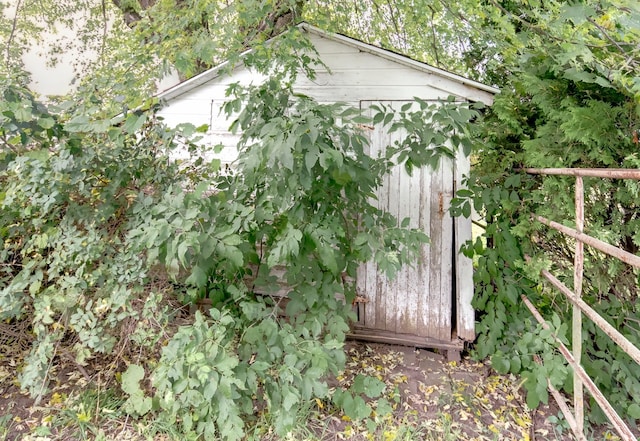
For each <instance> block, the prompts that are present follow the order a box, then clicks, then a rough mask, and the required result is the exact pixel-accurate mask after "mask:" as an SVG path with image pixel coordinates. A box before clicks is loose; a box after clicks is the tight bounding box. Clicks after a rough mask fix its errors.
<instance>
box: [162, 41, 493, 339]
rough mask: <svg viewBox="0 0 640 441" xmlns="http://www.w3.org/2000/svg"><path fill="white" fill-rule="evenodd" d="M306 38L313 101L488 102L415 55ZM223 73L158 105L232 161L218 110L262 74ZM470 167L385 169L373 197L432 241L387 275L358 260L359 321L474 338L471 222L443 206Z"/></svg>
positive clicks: (231, 141) (377, 142) (461, 163)
mask: <svg viewBox="0 0 640 441" xmlns="http://www.w3.org/2000/svg"><path fill="white" fill-rule="evenodd" d="M310 37H311V39H312V42H313V43H314V45H315V47H316V49H317V50H318V52H319V54H320V56H321V58H322V60H323V61H324V63H325V64H326V65H327V68H328V69H327V68H325V67H318V69H317V77H316V78H315V79H313V80H310V79H308V78H306V77H303V76H301V77H300V78H299V80H298V82H297V83H296V91H298V92H300V93H303V94H306V95H309V96H311V97H313V98H315V99H316V100H318V101H320V102H337V101H341V102H347V103H349V104H351V105H353V106H354V107H359V106H361V107H362V108H363V109H367V108H368V107H369V105H370V104H372V103H374V102H381V101H383V102H385V103H386V104H388V105H392V106H394V107H399V105H401V104H402V103H403V102H407V101H410V100H412V99H413V98H414V97H416V96H417V97H420V98H421V99H424V100H435V99H440V98H446V97H448V96H449V95H454V96H456V97H457V98H458V99H459V100H465V99H478V100H482V101H485V102H488V101H489V102H490V97H491V94H490V92H488V91H487V90H480V89H477V88H474V87H473V86H471V85H469V84H465V83H464V82H461V81H459V80H456V79H455V78H453V76H452V75H450V74H449V75H439V74H438V72H436V70H434V69H432V68H430V69H426V68H425V69H419V68H416V64H419V63H416V62H413V61H410V60H408V59H407V61H406V62H405V61H404V59H401V57H400V58H399V56H398V55H395V54H391V55H389V56H382V55H384V54H381V53H380V52H381V51H379V50H373V51H372V50H367V48H366V47H365V46H366V45H362V44H359V46H358V44H355V43H354V44H346V43H344V42H342V40H341V38H342V37H340V38H329V37H326V36H323V35H318V33H313V32H312V33H310ZM221 72H222V70H220V72H219V71H216V70H211V71H209V72H207V73H204V74H201V75H200V76H198V77H195V78H194V79H192V80H189V81H187V82H185V83H184V84H183V85H179V86H177V87H176V88H174V89H171V90H169V91H167V92H165V93H164V94H163V96H165V97H166V98H167V105H166V107H164V108H163V109H162V110H161V112H160V114H161V116H163V117H164V118H165V121H166V122H167V124H169V125H171V126H175V125H177V124H179V123H183V122H189V123H192V124H195V125H196V126H199V125H202V124H207V125H209V130H208V132H207V135H206V138H205V142H206V143H208V144H209V145H216V144H219V143H222V144H223V145H224V146H225V148H224V150H223V151H222V153H220V154H219V155H218V158H219V159H221V160H222V162H223V163H231V162H233V161H234V160H235V158H236V157H237V152H236V144H237V141H238V136H237V135H232V134H230V133H229V131H228V127H229V126H230V124H231V122H232V121H231V120H228V119H227V118H226V117H225V116H224V114H223V113H221V111H220V110H221V108H222V106H223V104H224V102H225V101H226V100H227V98H226V97H225V92H226V89H227V87H228V85H229V84H232V83H235V82H240V83H241V84H245V85H246V84H250V83H254V84H256V83H258V82H260V81H263V78H262V77H260V76H259V75H256V74H255V73H253V72H251V71H249V70H248V69H246V68H243V67H239V68H236V69H235V70H234V71H233V72H232V73H231V74H230V75H223V74H222V73H221ZM369 134H370V137H371V151H370V154H372V155H377V154H379V153H381V152H382V151H383V149H384V147H385V146H386V145H389V144H390V143H392V142H393V141H395V140H396V139H399V137H400V136H401V135H400V134H399V133H394V134H391V135H390V134H388V133H386V132H385V131H384V130H381V129H380V128H379V127H376V128H374V129H372V130H371V131H370V133H369ZM183 153H184V154H186V152H183ZM468 169H469V163H468V158H464V157H463V156H462V155H460V154H459V155H458V157H457V158H456V160H455V161H451V160H443V161H441V164H440V167H439V168H438V169H437V170H435V171H431V170H427V169H422V170H415V171H414V173H413V176H409V175H408V174H407V173H406V172H405V171H404V169H402V168H397V169H395V170H394V171H393V172H392V173H391V174H390V175H389V176H388V177H387V179H386V181H385V183H384V185H383V186H382V187H381V188H380V189H379V190H378V194H377V201H376V202H375V203H376V204H378V206H379V207H380V208H385V209H387V210H389V211H390V212H391V213H392V214H394V215H395V216H397V217H398V218H399V220H402V219H403V218H405V217H410V219H411V222H410V226H411V227H414V228H420V229H422V230H423V231H425V232H426V233H427V234H428V235H429V236H430V238H431V244H430V245H427V246H424V247H423V248H422V250H421V253H420V256H419V257H418V260H417V262H415V264H414V265H413V266H412V267H407V268H404V269H402V270H401V271H400V273H399V274H398V275H397V277H396V279H394V280H388V279H387V278H386V277H385V276H384V275H383V274H381V273H380V272H379V271H378V270H377V268H376V267H375V265H374V264H373V263H368V264H366V265H362V267H361V268H359V270H358V274H357V287H358V293H359V294H360V295H361V296H363V297H366V298H367V300H368V303H366V304H364V305H360V311H361V312H363V314H362V315H361V316H360V320H359V323H358V325H360V326H362V327H364V328H367V329H369V330H371V331H372V332H376V331H382V332H387V333H396V334H404V335H414V336H417V337H420V338H429V339H432V340H440V341H443V342H448V341H451V336H452V331H454V330H455V331H457V333H458V335H459V336H460V337H461V338H463V339H467V340H471V339H473V338H474V331H473V327H474V315H473V309H472V308H471V298H472V296H473V285H472V265H471V261H470V260H469V259H467V258H465V257H464V256H462V255H461V254H459V253H458V250H459V247H460V245H461V244H462V243H464V241H465V240H467V239H468V238H470V232H471V223H470V220H468V219H464V218H459V219H456V220H455V221H454V220H453V219H452V218H451V216H450V215H449V212H448V209H449V205H450V202H451V198H452V197H453V193H454V190H455V189H456V188H459V186H460V185H461V179H462V175H463V174H466V173H468ZM454 270H455V274H454ZM454 278H455V281H454ZM454 286H455V288H456V289H455V292H454ZM454 311H455V314H456V316H455V317H453V320H452V315H453V314H454Z"/></svg>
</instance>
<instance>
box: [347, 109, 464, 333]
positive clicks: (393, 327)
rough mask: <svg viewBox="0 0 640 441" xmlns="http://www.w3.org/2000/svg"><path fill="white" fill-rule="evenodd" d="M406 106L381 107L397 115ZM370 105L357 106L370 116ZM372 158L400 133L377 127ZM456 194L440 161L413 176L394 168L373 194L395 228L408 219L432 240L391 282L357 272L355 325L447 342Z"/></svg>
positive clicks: (367, 269)
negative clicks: (395, 223) (452, 206)
mask: <svg viewBox="0 0 640 441" xmlns="http://www.w3.org/2000/svg"><path fill="white" fill-rule="evenodd" d="M405 102H406V101H384V102H382V103H383V104H385V105H391V106H393V107H394V108H396V109H399V108H400V106H402V105H403V104H404V103H405ZM374 103H375V102H372V101H363V102H361V108H362V109H363V110H364V111H365V113H367V112H368V113H369V114H370V115H371V110H367V109H369V107H370V106H371V105H372V104H374ZM369 135H370V141H371V145H370V149H371V150H370V154H371V155H373V156H377V155H378V154H380V153H381V152H383V150H384V148H385V147H386V146H387V145H390V144H392V143H393V142H394V141H396V140H398V139H400V137H401V136H402V134H401V133H393V134H388V133H387V132H386V130H385V129H383V128H382V127H381V126H380V125H377V126H375V127H373V128H372V129H370V130H369ZM453 192H454V162H453V161H452V160H450V159H446V158H442V159H441V161H440V165H439V168H438V169H437V170H430V169H428V168H423V169H421V170H417V169H416V170H414V172H413V174H412V176H409V174H408V173H407V172H406V171H405V170H404V168H403V167H396V168H395V169H394V170H393V172H392V173H391V174H390V175H389V176H387V177H386V178H385V181H384V184H383V185H382V186H381V187H380V189H379V190H378V193H377V202H376V203H377V204H378V206H379V207H380V208H384V209H385V210H387V211H389V212H390V213H391V214H393V215H394V216H395V217H396V218H397V219H398V221H399V222H401V221H402V219H404V218H406V217H409V218H410V219H411V221H410V226H411V227H412V228H420V229H422V230H423V231H424V232H425V233H426V234H427V235H428V236H429V238H430V239H431V243H430V244H429V245H424V246H423V247H422V251H421V253H420V256H418V259H417V260H416V262H414V264H413V265H412V266H411V267H405V268H404V269H402V270H401V271H400V272H399V273H398V274H397V276H396V278H395V279H393V280H389V279H388V278H387V277H386V276H385V275H384V273H382V272H380V271H378V270H377V268H376V265H375V264H373V263H368V264H366V265H363V266H361V268H360V269H359V271H358V275H357V289H358V294H359V295H360V296H362V297H365V298H366V303H363V304H360V305H359V314H360V317H359V323H358V325H359V326H360V327H362V328H366V329H367V330H371V331H372V332H374V333H375V332H376V331H380V332H381V333H383V334H387V335H388V334H400V335H402V334H408V335H412V336H416V337H426V338H427V339H435V340H440V341H451V338H452V329H453V328H455V322H454V324H452V318H454V317H455V311H456V308H457V304H456V300H455V297H454V293H455V283H454V270H453V266H454V265H453V264H454V252H453V251H454V250H453V247H454V222H453V219H452V218H451V216H450V214H449V206H450V203H451V198H452V197H453Z"/></svg>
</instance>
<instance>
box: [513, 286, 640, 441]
mask: <svg viewBox="0 0 640 441" xmlns="http://www.w3.org/2000/svg"><path fill="white" fill-rule="evenodd" d="M520 298H522V301H523V302H524V304H525V305H526V306H527V308H528V309H529V311H531V314H533V316H534V317H535V318H536V320H537V321H538V323H540V324H541V325H542V327H543V328H544V329H550V327H549V325H548V324H547V322H546V321H545V319H544V318H543V317H542V315H540V313H539V312H538V310H537V309H536V307H535V306H533V303H531V301H530V300H529V299H528V298H527V297H526V296H525V295H524V294H522V295H521V296H520ZM552 336H553V339H554V340H555V342H556V343H557V345H558V349H559V350H560V352H561V353H562V355H563V356H564V358H565V360H567V362H568V363H569V365H570V366H571V367H572V368H573V372H574V375H578V376H580V379H581V380H582V382H583V383H584V386H585V387H586V388H587V390H588V391H589V393H590V394H591V396H592V397H593V398H594V399H595V400H596V402H597V403H598V405H599V406H600V408H601V409H602V411H603V412H604V414H605V415H606V416H607V418H609V421H611V424H613V427H614V428H615V429H616V431H617V432H618V434H619V435H620V437H621V438H622V439H623V440H624V441H637V439H636V437H635V435H634V434H633V432H632V431H631V429H629V427H627V425H626V424H625V423H624V420H623V419H622V418H620V415H618V413H617V412H616V411H615V409H614V408H613V407H612V406H611V404H610V403H609V401H608V400H607V399H606V397H605V396H604V395H602V392H600V390H599V389H598V387H597V386H596V385H595V383H594V382H593V380H591V377H589V375H587V373H586V372H585V370H584V369H583V368H582V366H580V365H579V364H577V363H576V361H575V360H574V359H573V355H571V351H569V349H568V348H567V347H566V346H565V345H564V343H562V342H561V341H560V340H559V339H558V337H556V336H555V335H553V334H552Z"/></svg>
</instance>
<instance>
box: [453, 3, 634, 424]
mask: <svg viewBox="0 0 640 441" xmlns="http://www.w3.org/2000/svg"><path fill="white" fill-rule="evenodd" d="M509 7H510V8H511V9H510V11H512V12H509V11H507V10H505V11H504V17H503V19H504V20H508V21H509V23H510V24H511V26H512V27H511V28H508V27H506V26H503V27H500V28H497V29H502V32H503V34H504V35H505V36H508V38H505V40H509V39H511V40H513V41H514V43H512V44H510V45H509V46H510V47H511V48H515V49H517V55H518V58H516V59H515V60H514V63H513V65H512V67H511V68H510V69H511V70H512V72H513V76H512V78H511V81H510V82H509V83H508V84H509V87H506V88H504V89H503V91H502V93H501V94H500V95H498V96H497V97H496V101H495V103H494V105H493V106H492V108H491V109H490V112H489V113H488V114H487V116H486V118H485V119H484V120H483V122H482V124H481V125H480V126H479V136H480V137H481V139H482V146H481V148H480V149H479V150H478V164H477V165H476V167H475V169H474V173H473V178H472V179H471V181H470V183H471V187H472V191H473V196H472V198H470V199H469V200H468V201H467V203H471V204H474V205H475V208H476V209H477V210H478V211H479V212H482V213H483V214H484V215H485V216H486V219H487V229H486V233H485V239H484V240H486V243H487V245H488V246H486V247H484V246H483V242H482V241H481V240H480V239H478V240H477V241H476V243H475V244H473V245H472V246H470V247H468V249H467V252H469V253H470V254H474V253H475V254H476V255H477V256H478V266H477V271H476V273H475V281H476V298H475V303H474V304H475V307H476V309H477V310H478V311H480V312H481V313H482V315H481V319H480V322H479V324H478V328H477V330H478V332H479V334H480V336H479V339H478V341H477V344H476V351H477V355H478V356H479V357H481V358H484V357H487V356H490V357H491V359H492V362H493V365H494V367H495V368H496V369H497V370H498V371H499V372H512V373H517V374H520V375H522V376H523V378H524V387H525V388H526V389H527V392H528V395H527V401H528V403H529V405H530V406H532V407H535V406H537V405H538V403H539V402H540V401H543V402H546V401H547V399H548V393H547V387H546V382H547V379H550V380H551V382H552V384H553V385H554V386H556V387H557V388H560V389H564V390H566V391H567V392H569V393H571V390H572V388H573V384H572V382H571V381H570V380H571V375H570V370H569V369H568V368H567V367H566V363H565V362H564V361H563V358H562V357H561V356H560V355H559V354H558V353H557V351H556V350H555V349H554V347H555V345H554V344H553V338H552V337H551V334H554V335H556V336H557V337H559V338H560V339H561V340H563V341H564V342H565V343H568V342H569V341H570V339H571V335H570V329H569V327H568V326H567V324H568V323H570V322H571V308H570V305H569V303H568V301H567V300H566V299H565V298H564V297H563V296H562V295H560V294H559V293H554V291H553V288H551V287H550V286H548V285H546V284H545V283H544V282H542V280H541V278H540V276H539V271H540V269H542V268H547V269H550V270H551V271H552V272H553V273H554V274H556V275H557V276H558V277H559V278H560V280H562V282H563V283H565V284H566V285H567V286H569V287H571V286H573V248H574V242H573V241H572V240H571V239H568V238H567V237H565V236H562V235H561V234H560V233H555V232H553V230H550V229H548V228H547V227H544V226H543V225H541V224H539V223H536V222H534V221H533V220H532V219H531V213H537V214H540V215H542V216H545V217H547V218H550V219H553V220H555V221H557V222H561V223H564V224H565V225H568V226H574V225H575V220H574V219H575V217H574V216H575V211H574V201H573V198H574V192H573V185H574V184H573V183H574V180H573V179H572V178H554V177H545V178H543V177H536V176H530V175H527V174H524V173H523V172H522V171H521V170H520V169H521V168H522V167H587V168H589V167H604V168H638V166H639V164H640V163H639V158H638V145H639V144H638V130H640V107H639V106H638V97H639V96H640V88H639V85H640V82H639V78H640V77H639V76H638V42H639V41H640V33H639V32H638V27H637V26H635V25H632V23H638V20H640V9H638V5H637V4H635V3H633V4H632V2H623V3H609V2H587V3H585V4H566V3H563V2H558V3H555V2H551V3H548V4H547V3H545V5H544V7H543V6H542V5H539V6H533V5H532V6H530V7H525V6H524V5H523V4H518V6H517V7H516V6H515V5H510V6H509ZM509 29H511V32H508V30H509ZM515 41H517V42H518V43H517V44H515ZM585 186H586V201H585V213H586V220H585V225H586V232H587V234H590V235H592V236H595V237H598V238H600V239H602V240H604V241H606V242H608V243H611V244H613V245H615V246H618V247H620V248H622V249H624V250H626V251H629V252H631V253H637V252H638V246H639V245H640V236H638V234H637V231H638V227H639V226H640V224H639V223H640V219H639V217H638V213H639V208H640V207H639V206H638V195H639V193H638V190H639V189H640V187H639V185H638V183H637V182H636V181H619V180H607V179H586V180H585ZM463 205H464V204H463ZM585 253H586V262H585V282H584V285H583V297H584V299H585V300H586V301H587V302H588V303H589V304H590V305H592V307H593V308H594V309H596V310H597V311H598V312H599V313H601V314H602V315H603V316H604V317H606V318H607V320H609V321H610V323H612V324H613V325H614V326H615V327H616V328H617V329H619V330H620V331H621V332H622V333H623V334H624V335H625V336H626V337H627V338H628V339H629V340H631V341H632V342H633V343H634V344H635V345H636V346H637V345H639V344H640V329H639V328H638V325H637V324H638V320H640V310H639V309H638V307H637V304H638V302H637V297H638V286H639V280H640V279H639V273H638V270H637V269H632V268H631V267H629V266H627V265H626V264H623V263H621V262H618V261H616V260H614V259H611V258H608V257H607V256H605V255H604V254H602V253H600V252H598V251H596V250H594V249H591V248H589V247H585ZM525 255H529V256H531V257H532V263H526V262H525ZM521 294H525V295H527V296H528V297H529V298H531V299H533V300H534V301H535V303H536V304H537V307H538V308H539V309H540V310H541V311H542V312H543V314H544V315H545V317H546V318H547V320H548V321H549V322H550V323H551V324H553V328H552V329H553V331H552V332H548V331H542V330H541V328H540V327H539V326H538V325H537V322H536V321H535V320H534V319H533V317H532V316H531V314H530V312H529V311H528V310H527V309H526V308H525V307H524V305H523V304H522V302H521V301H520V295H521ZM582 341H583V345H584V346H583V348H584V355H583V358H582V364H583V366H584V367H585V369H586V371H587V372H588V373H589V374H590V375H591V376H592V378H593V379H594V381H595V383H596V384H597V385H598V387H600V388H601V390H603V391H604V392H605V394H606V395H607V396H608V399H609V401H610V402H611V403H612V404H613V405H614V407H616V408H617V410H618V411H619V412H620V414H621V415H624V416H625V418H626V419H627V420H628V421H630V422H631V423H632V424H635V423H636V421H637V420H638V419H639V418H640V401H639V399H640V382H639V381H638V379H639V378H640V366H638V365H637V364H636V363H634V362H633V361H632V360H631V359H630V358H629V357H628V356H627V355H626V354H624V352H623V351H622V350H621V349H619V348H618V347H617V346H616V345H615V344H614V343H613V342H612V341H611V340H610V339H609V338H608V337H606V336H605V334H604V333H603V332H602V331H600V330H598V329H597V328H596V327H595V325H594V324H593V323H592V322H591V321H589V320H587V319H585V323H584V327H583V338H582ZM533 354H540V355H541V357H542V359H543V361H544V367H543V366H540V365H538V364H537V363H535V362H534V361H533ZM589 412H590V414H589V415H590V418H591V420H592V421H594V422H602V421H604V416H603V415H602V413H601V411H600V409H599V408H598V406H597V405H596V404H595V403H594V402H591V406H590V408H589Z"/></svg>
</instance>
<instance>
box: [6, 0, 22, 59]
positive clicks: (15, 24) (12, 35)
mask: <svg viewBox="0 0 640 441" xmlns="http://www.w3.org/2000/svg"><path fill="white" fill-rule="evenodd" d="M21 6H22V0H18V3H17V4H16V13H15V15H14V16H13V22H12V24H11V33H10V34H9V38H8V39H7V67H8V66H9V64H10V62H11V44H12V43H13V39H14V38H15V35H16V28H17V27H18V14H19V13H20V7H21Z"/></svg>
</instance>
